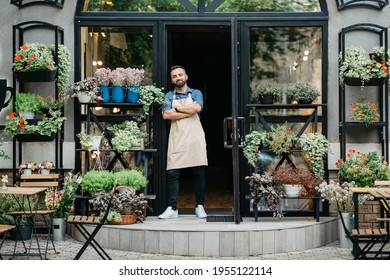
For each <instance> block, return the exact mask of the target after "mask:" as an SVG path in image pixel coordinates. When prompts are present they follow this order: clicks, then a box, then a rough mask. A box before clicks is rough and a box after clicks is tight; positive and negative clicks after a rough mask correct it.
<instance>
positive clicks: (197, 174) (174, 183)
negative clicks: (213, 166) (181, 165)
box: [167, 166, 206, 210]
mask: <svg viewBox="0 0 390 280" xmlns="http://www.w3.org/2000/svg"><path fill="white" fill-rule="evenodd" d="M191 169H192V173H193V175H194V182H195V188H196V206H197V205H204V192H205V189H206V176H205V167H204V166H196V167H191ZM180 172H181V169H171V170H168V171H167V189H168V206H171V207H172V209H173V210H176V202H177V201H176V200H177V196H178V195H179V178H180ZM196 206H195V207H196Z"/></svg>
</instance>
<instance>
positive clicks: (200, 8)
mask: <svg viewBox="0 0 390 280" xmlns="http://www.w3.org/2000/svg"><path fill="white" fill-rule="evenodd" d="M322 2H325V0H262V1H259V0H246V1H242V0H155V1H152V2H151V1H150V0H133V1H127V0H111V1H102V0H84V5H83V6H82V11H84V12H112V11H117V12H184V13H185V12H195V13H196V12H200V13H204V12H319V11H321V10H323V7H324V6H325V4H324V3H322Z"/></svg>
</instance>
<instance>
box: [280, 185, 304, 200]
mask: <svg viewBox="0 0 390 280" xmlns="http://www.w3.org/2000/svg"><path fill="white" fill-rule="evenodd" d="M301 190H302V186H301V185H291V184H284V192H285V193H286V196H287V197H299V196H300V195H301Z"/></svg>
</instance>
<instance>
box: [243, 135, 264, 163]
mask: <svg viewBox="0 0 390 280" xmlns="http://www.w3.org/2000/svg"><path fill="white" fill-rule="evenodd" d="M267 139H268V133H267V132H266V131H257V130H254V131H252V132H251V133H249V134H247V135H245V146H244V149H243V152H244V156H245V157H246V159H247V160H248V163H249V164H250V165H252V166H253V167H255V166H256V161H257V158H258V157H259V153H260V146H262V145H263V146H264V145H266V144H267Z"/></svg>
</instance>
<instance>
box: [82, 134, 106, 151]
mask: <svg viewBox="0 0 390 280" xmlns="http://www.w3.org/2000/svg"><path fill="white" fill-rule="evenodd" d="M76 136H77V137H78V138H79V140H80V144H81V145H82V146H83V147H84V149H86V150H88V151H92V150H99V148H100V143H101V141H102V138H103V136H102V135H98V134H94V133H83V132H80V133H78V134H76Z"/></svg>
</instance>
